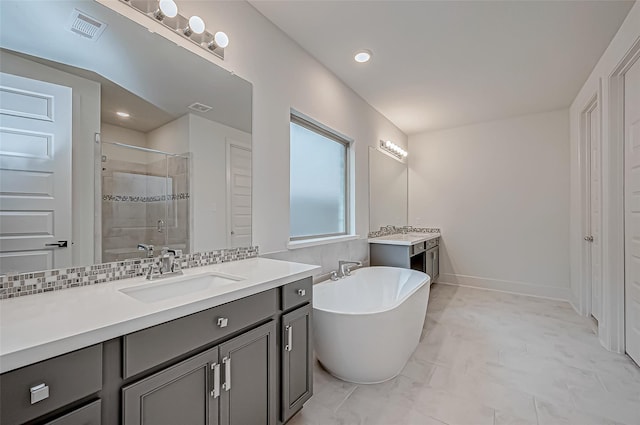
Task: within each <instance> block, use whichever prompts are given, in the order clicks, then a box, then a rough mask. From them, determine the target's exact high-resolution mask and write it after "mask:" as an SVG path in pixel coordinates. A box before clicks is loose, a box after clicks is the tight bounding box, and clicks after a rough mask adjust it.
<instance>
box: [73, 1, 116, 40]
mask: <svg viewBox="0 0 640 425" xmlns="http://www.w3.org/2000/svg"><path fill="white" fill-rule="evenodd" d="M67 28H68V29H69V31H71V32H73V33H75V34H78V35H80V36H82V37H85V38H88V39H89V40H93V41H96V40H97V39H98V38H99V37H100V36H101V35H102V33H103V32H104V30H105V29H106V28H107V24H105V23H104V22H100V21H98V20H97V19H95V18H92V17H91V16H89V15H87V14H86V13H84V12H81V11H79V10H78V9H73V12H72V13H71V17H70V18H69V25H68V27H67Z"/></svg>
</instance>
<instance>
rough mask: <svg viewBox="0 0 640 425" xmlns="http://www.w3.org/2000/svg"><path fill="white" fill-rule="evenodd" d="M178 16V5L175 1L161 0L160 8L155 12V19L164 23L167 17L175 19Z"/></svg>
mask: <svg viewBox="0 0 640 425" xmlns="http://www.w3.org/2000/svg"><path fill="white" fill-rule="evenodd" d="M177 14H178V5H177V4H176V2H175V1H173V0H160V1H159V2H158V8H157V9H156V11H155V12H153V17H154V18H156V19H157V20H158V21H162V20H163V19H164V18H165V17H167V18H175V17H176V15H177Z"/></svg>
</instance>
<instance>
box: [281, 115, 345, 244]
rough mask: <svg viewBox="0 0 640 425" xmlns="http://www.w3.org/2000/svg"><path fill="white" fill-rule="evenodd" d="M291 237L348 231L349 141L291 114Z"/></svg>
mask: <svg viewBox="0 0 640 425" xmlns="http://www.w3.org/2000/svg"><path fill="white" fill-rule="evenodd" d="M290 127H291V128H290V129H291V157H290V158H291V160H290V162H291V167H290V170H291V180H290V181H291V183H290V201H291V202H290V205H291V206H290V212H291V214H290V217H291V223H290V239H291V240H292V241H295V240H302V239H313V238H321V237H329V236H338V235H346V234H347V232H348V231H349V229H348V224H347V223H348V220H347V216H348V193H349V191H348V189H347V187H348V186H347V185H348V183H347V182H348V179H347V175H348V165H347V164H348V163H349V162H348V152H349V141H347V140H345V139H344V138H342V137H340V136H338V135H336V134H335V133H333V132H331V131H329V130H326V129H324V128H322V127H320V126H319V125H317V124H314V123H311V122H309V121H307V120H304V119H302V118H300V117H298V116H296V115H291V124H290Z"/></svg>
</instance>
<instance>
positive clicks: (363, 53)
mask: <svg viewBox="0 0 640 425" xmlns="http://www.w3.org/2000/svg"><path fill="white" fill-rule="evenodd" d="M353 59H355V61H356V62H358V63H364V62H369V59H371V51H369V50H360V51H359V52H357V53H356V55H355V56H354V57H353Z"/></svg>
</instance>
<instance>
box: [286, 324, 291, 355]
mask: <svg viewBox="0 0 640 425" xmlns="http://www.w3.org/2000/svg"><path fill="white" fill-rule="evenodd" d="M284 330H285V332H286V333H287V345H285V346H284V349H285V350H287V351H291V350H292V349H293V325H287V326H285V328H284Z"/></svg>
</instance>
